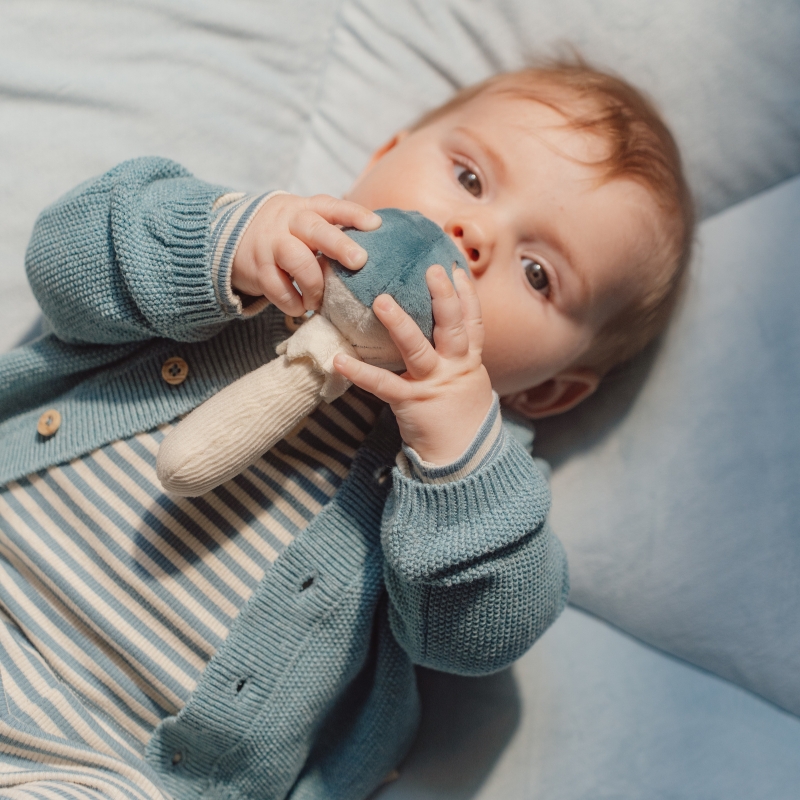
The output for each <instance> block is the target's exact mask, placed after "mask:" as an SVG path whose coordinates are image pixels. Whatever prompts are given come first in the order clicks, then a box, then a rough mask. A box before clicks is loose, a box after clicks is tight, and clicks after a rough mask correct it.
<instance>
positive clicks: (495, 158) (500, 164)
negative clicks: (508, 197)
mask: <svg viewBox="0 0 800 800" xmlns="http://www.w3.org/2000/svg"><path fill="white" fill-rule="evenodd" d="M455 130H456V131H458V133H462V134H464V135H465V136H467V137H469V138H470V139H472V141H473V142H475V144H476V145H478V147H480V149H481V150H483V152H484V153H486V156H487V157H488V159H489V161H491V162H492V168H493V170H494V171H495V172H496V173H497V177H498V178H500V179H501V180H502V179H503V178H505V176H506V174H507V172H508V170H507V169H506V162H505V160H504V159H503V157H502V156H501V155H500V153H499V152H498V151H497V150H495V149H494V148H493V147H492V146H491V145H490V144H489V143H488V142H487V141H486V139H484V138H482V137H481V136H479V135H478V134H477V133H475V132H474V131H471V130H470V129H469V128H467V127H465V126H463V125H459V126H458V127H457V128H456V129H455Z"/></svg>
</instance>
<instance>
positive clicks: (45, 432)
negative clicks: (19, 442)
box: [36, 408, 61, 439]
mask: <svg viewBox="0 0 800 800" xmlns="http://www.w3.org/2000/svg"><path fill="white" fill-rule="evenodd" d="M60 427H61V414H59V413H58V411H56V410H55V409H54V408H51V409H50V410H49V411H45V412H44V414H42V416H41V417H39V424H38V425H37V426H36V430H37V431H39V433H40V434H41V435H42V436H44V437H45V438H46V439H47V438H49V437H50V436H52V435H53V434H54V433H55V432H56V431H57V430H58V429H59V428H60Z"/></svg>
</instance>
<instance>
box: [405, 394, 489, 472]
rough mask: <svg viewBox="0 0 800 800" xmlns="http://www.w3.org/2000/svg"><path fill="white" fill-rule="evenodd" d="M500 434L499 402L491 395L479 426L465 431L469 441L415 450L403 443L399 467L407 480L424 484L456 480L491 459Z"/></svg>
mask: <svg viewBox="0 0 800 800" xmlns="http://www.w3.org/2000/svg"><path fill="white" fill-rule="evenodd" d="M462 430H466V428H464V429H462ZM501 434H502V419H501V417H500V402H499V399H498V397H497V394H496V393H495V392H492V393H491V397H490V405H489V409H488V411H486V413H485V414H484V415H483V416H482V417H481V419H480V424H479V425H478V426H477V427H476V428H472V429H471V431H469V432H468V434H467V437H468V438H467V437H464V438H466V441H464V439H455V438H454V439H452V440H450V441H449V442H447V443H445V445H444V446H441V443H440V445H439V446H438V447H436V446H433V447H430V446H429V447H428V448H427V449H426V448H425V445H424V444H423V445H422V447H420V446H419V445H418V446H417V447H414V446H412V445H411V444H409V443H408V442H405V443H404V444H403V448H402V451H401V453H400V454H399V455H398V462H397V463H398V467H400V470H401V472H403V473H404V474H406V476H407V477H415V478H418V479H419V480H422V481H423V482H425V483H446V482H449V481H452V480H458V479H459V478H462V477H465V476H466V475H468V474H469V473H471V472H473V471H474V470H476V469H477V468H478V467H479V466H481V465H482V464H484V463H485V462H486V460H487V459H489V458H491V457H492V455H493V454H494V452H495V451H496V449H497V446H498V443H499V441H500V439H501ZM459 442H461V444H459ZM456 448H458V449H456Z"/></svg>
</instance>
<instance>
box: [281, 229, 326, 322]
mask: <svg viewBox="0 0 800 800" xmlns="http://www.w3.org/2000/svg"><path fill="white" fill-rule="evenodd" d="M274 248H275V262H276V263H277V265H278V266H279V267H280V268H281V269H282V270H283V271H284V272H287V273H289V275H291V276H292V278H294V280H295V283H297V285H298V287H299V288H300V291H301V292H302V294H303V306H304V308H305V310H306V311H316V309H318V308H319V306H320V303H321V302H322V293H323V291H324V288H325V280H324V278H323V277H322V268H321V267H320V265H319V262H318V261H317V258H316V256H315V255H314V253H313V252H312V251H311V250H309V249H308V247H307V246H306V245H305V244H303V242H301V241H300V240H299V239H296V238H295V237H294V236H285V237H283V238H282V239H281V240H280V241H278V242H277V243H276V244H275V245H274ZM281 310H282V309H281Z"/></svg>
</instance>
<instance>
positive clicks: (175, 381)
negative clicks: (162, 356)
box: [161, 356, 189, 386]
mask: <svg viewBox="0 0 800 800" xmlns="http://www.w3.org/2000/svg"><path fill="white" fill-rule="evenodd" d="M188 374H189V365H188V364H187V363H186V362H185V361H184V360H183V359H182V358H180V357H179V356H174V357H173V358H168V359H167V360H166V361H165V362H164V363H163V364H162V365H161V377H162V378H163V379H164V380H165V381H166V382H167V383H168V384H169V385H170V386H180V384H182V383H183V382H184V381H185V380H186V377H187V376H188Z"/></svg>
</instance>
